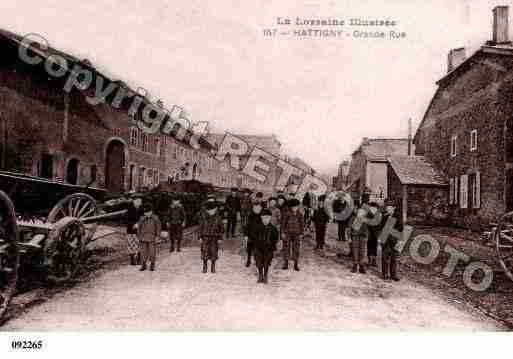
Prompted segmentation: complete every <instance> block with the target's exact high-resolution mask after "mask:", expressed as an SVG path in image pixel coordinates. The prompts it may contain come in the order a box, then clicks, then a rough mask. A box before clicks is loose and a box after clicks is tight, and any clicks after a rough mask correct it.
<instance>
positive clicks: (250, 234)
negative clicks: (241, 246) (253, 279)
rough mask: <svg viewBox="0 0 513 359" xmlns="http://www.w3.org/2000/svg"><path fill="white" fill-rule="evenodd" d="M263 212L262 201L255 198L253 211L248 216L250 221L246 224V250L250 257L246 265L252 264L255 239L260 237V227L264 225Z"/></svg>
mask: <svg viewBox="0 0 513 359" xmlns="http://www.w3.org/2000/svg"><path fill="white" fill-rule="evenodd" d="M261 212H262V204H261V203H260V201H257V200H254V201H253V206H252V209H251V213H250V214H249V216H248V223H247V225H246V228H245V231H244V236H245V240H246V252H247V254H248V258H247V260H246V267H249V266H250V265H251V256H252V255H253V248H254V243H255V240H256V239H257V238H258V235H259V231H260V229H261V228H260V227H261V226H262V219H261V218H260V214H261Z"/></svg>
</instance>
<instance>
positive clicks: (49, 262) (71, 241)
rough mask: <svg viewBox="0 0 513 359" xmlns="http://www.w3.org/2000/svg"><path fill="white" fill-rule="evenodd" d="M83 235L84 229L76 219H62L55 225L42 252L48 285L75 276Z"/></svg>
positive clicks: (80, 255) (62, 281) (65, 280)
mask: <svg viewBox="0 0 513 359" xmlns="http://www.w3.org/2000/svg"><path fill="white" fill-rule="evenodd" d="M85 234H86V230H85V227H84V225H83V224H82V222H81V221H80V220H79V219H77V218H73V217H64V218H62V219H60V220H59V221H58V222H57V223H55V225H54V227H53V228H52V230H51V231H50V234H49V236H48V241H47V243H46V245H45V250H44V251H45V266H46V268H47V270H48V276H47V278H48V281H49V282H50V283H53V284H60V283H64V282H67V281H69V280H70V279H72V278H73V277H74V276H75V275H76V273H77V271H78V269H79V267H80V262H81V259H82V253H83V250H84V237H85Z"/></svg>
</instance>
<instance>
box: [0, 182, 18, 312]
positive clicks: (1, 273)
mask: <svg viewBox="0 0 513 359" xmlns="http://www.w3.org/2000/svg"><path fill="white" fill-rule="evenodd" d="M19 265H20V257H19V248H18V242H17V228H16V216H15V212H14V206H13V204H12V202H11V200H10V199H9V197H8V196H7V195H6V194H5V193H4V192H2V191H0V319H1V318H2V316H3V315H4V313H5V311H6V309H7V306H8V305H9V302H10V301H11V298H12V296H13V295H14V292H15V290H16V282H17V280H18V267H19Z"/></svg>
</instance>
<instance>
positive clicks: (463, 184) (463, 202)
mask: <svg viewBox="0 0 513 359" xmlns="http://www.w3.org/2000/svg"><path fill="white" fill-rule="evenodd" d="M460 208H468V175H461V177H460Z"/></svg>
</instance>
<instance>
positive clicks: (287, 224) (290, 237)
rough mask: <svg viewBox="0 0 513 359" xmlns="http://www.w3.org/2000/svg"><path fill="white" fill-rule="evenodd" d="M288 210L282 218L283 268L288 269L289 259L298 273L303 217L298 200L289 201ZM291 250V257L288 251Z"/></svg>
mask: <svg viewBox="0 0 513 359" xmlns="http://www.w3.org/2000/svg"><path fill="white" fill-rule="evenodd" d="M287 204H288V207H289V210H287V211H285V212H284V216H283V217H282V240H283V268H282V269H284V270H285V269H288V268H289V259H290V258H291V259H292V260H293V261H294V270H296V271H299V265H298V262H299V247H300V243H299V242H300V240H301V237H302V235H303V232H304V221H303V215H302V214H301V212H300V211H299V200H297V199H296V198H293V199H290V200H289V201H288V202H287ZM291 249H292V256H291V255H290V250H291Z"/></svg>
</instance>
